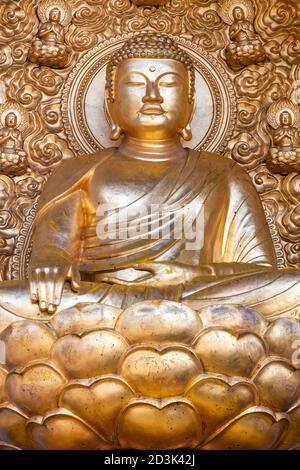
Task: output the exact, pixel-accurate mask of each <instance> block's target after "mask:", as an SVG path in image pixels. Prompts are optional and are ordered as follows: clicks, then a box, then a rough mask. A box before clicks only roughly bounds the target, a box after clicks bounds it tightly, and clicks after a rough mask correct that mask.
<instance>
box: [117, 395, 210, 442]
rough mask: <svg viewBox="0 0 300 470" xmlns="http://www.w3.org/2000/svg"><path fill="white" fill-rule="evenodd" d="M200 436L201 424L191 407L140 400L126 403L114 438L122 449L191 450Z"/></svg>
mask: <svg viewBox="0 0 300 470" xmlns="http://www.w3.org/2000/svg"><path fill="white" fill-rule="evenodd" d="M201 435H202V423H201V419H200V417H199V415H198V414H197V412H196V411H195V410H194V408H193V407H192V405H191V404H189V403H188V402H185V401H183V400H179V401H176V402H169V401H160V400H157V401H156V400H149V401H146V400H143V401H136V402H135V403H130V404H129V405H128V406H127V408H125V410H124V411H123V412H122V413H121V415H120V419H119V428H118V438H119V443H120V445H121V447H122V448H131V449H179V448H193V447H196V446H197V444H198V443H199V441H200V439H201Z"/></svg>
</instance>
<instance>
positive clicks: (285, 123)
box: [279, 111, 293, 127]
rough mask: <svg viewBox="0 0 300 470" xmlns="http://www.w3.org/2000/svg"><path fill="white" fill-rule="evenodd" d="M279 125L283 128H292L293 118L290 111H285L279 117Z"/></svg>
mask: <svg viewBox="0 0 300 470" xmlns="http://www.w3.org/2000/svg"><path fill="white" fill-rule="evenodd" d="M279 123H280V125H281V126H282V127H292V125H293V118H292V115H291V113H289V112H288V111H283V112H282V113H281V114H280V116H279Z"/></svg>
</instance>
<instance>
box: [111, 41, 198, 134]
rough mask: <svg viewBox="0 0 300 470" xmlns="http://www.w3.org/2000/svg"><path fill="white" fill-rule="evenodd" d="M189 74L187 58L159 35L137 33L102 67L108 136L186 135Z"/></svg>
mask: <svg viewBox="0 0 300 470" xmlns="http://www.w3.org/2000/svg"><path fill="white" fill-rule="evenodd" d="M194 86H195V72H194V67H193V64H192V61H191V59H190V57H189V56H188V55H187V54H186V53H185V52H184V51H183V50H182V49H181V48H179V47H178V46H177V45H176V44H175V42H174V41H173V40H172V39H171V38H170V37H168V36H167V35H165V34H158V33H152V32H149V33H142V34H138V35H137V36H134V37H133V38H131V39H130V40H129V41H127V42H126V43H125V44H124V46H123V47H122V48H121V49H120V50H118V51H117V52H116V53H115V54H114V56H113V57H112V59H111V62H110V64H109V65H108V67H107V82H106V99H107V109H108V113H109V116H110V118H111V121H112V129H113V131H112V136H111V138H112V139H113V140H117V139H118V138H119V137H120V135H121V134H122V133H125V134H127V135H128V136H130V137H134V138H136V139H142V140H164V139H170V138H174V137H175V136H176V135H179V134H180V135H181V136H182V137H183V138H184V139H185V140H189V139H190V138H191V131H190V126H189V124H190V120H191V117H192V112H193V104H194Z"/></svg>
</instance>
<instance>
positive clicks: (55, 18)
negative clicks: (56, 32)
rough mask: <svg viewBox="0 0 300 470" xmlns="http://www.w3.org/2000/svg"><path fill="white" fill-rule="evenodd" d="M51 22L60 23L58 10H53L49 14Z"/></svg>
mask: <svg viewBox="0 0 300 470" xmlns="http://www.w3.org/2000/svg"><path fill="white" fill-rule="evenodd" d="M49 20H50V21H52V23H59V22H60V10H59V9H58V8H52V10H51V11H50V13H49Z"/></svg>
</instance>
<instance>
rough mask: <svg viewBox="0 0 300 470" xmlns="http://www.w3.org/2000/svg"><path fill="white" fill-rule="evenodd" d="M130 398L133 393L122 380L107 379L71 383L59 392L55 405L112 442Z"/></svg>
mask: <svg viewBox="0 0 300 470" xmlns="http://www.w3.org/2000/svg"><path fill="white" fill-rule="evenodd" d="M133 397H134V392H133V390H132V389H131V388H130V387H129V385H128V384H127V383H126V382H125V380H122V379H121V378H118V377H113V376H107V377H101V378H100V379H96V380H93V381H92V382H91V381H90V380H89V381H88V380H85V381H84V380H82V381H80V383H73V384H72V383H71V384H70V385H68V386H67V387H66V388H65V389H64V390H63V391H62V393H61V397H60V401H59V403H60V406H61V407H63V408H67V409H68V410H70V411H72V412H73V413H74V414H76V415H77V416H79V417H80V418H82V419H83V420H84V421H86V422H87V423H89V424H90V425H91V426H92V427H93V428H94V429H96V430H97V431H98V432H99V434H100V435H101V436H102V437H103V439H104V440H107V441H108V442H111V443H113V442H114V441H115V429H116V421H117V418H118V415H119V413H120V411H121V410H122V408H123V407H124V406H125V405H127V403H128V402H129V401H130V400H131V399H132V398H133Z"/></svg>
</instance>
